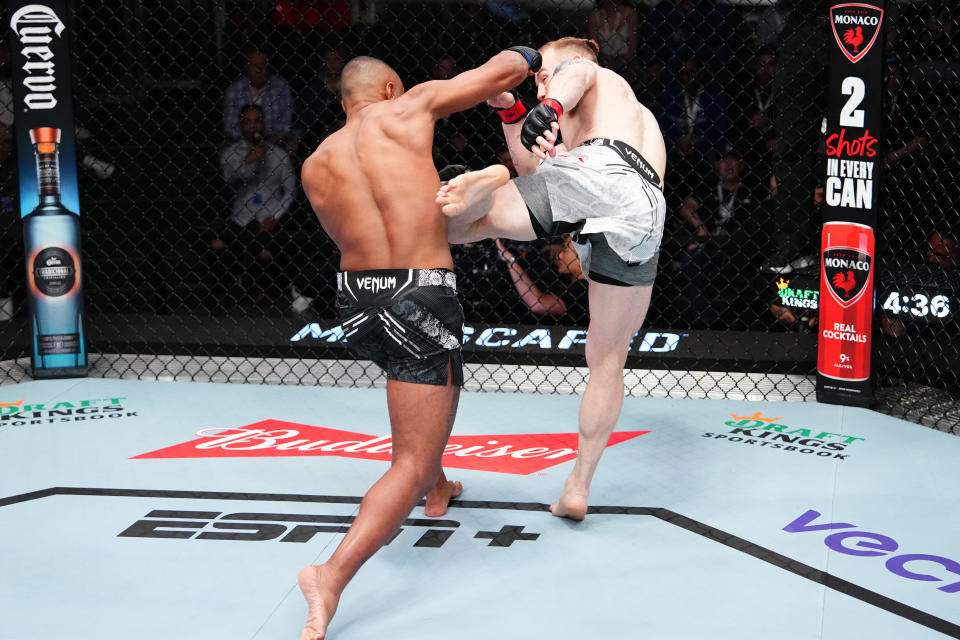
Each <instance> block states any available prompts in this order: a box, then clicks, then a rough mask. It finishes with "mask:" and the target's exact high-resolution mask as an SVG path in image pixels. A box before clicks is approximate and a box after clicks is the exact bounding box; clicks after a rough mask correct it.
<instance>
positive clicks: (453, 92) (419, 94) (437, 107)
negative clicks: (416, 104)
mask: <svg viewBox="0 0 960 640" xmlns="http://www.w3.org/2000/svg"><path fill="white" fill-rule="evenodd" d="M539 68H540V56H539V54H537V52H536V51H535V50H533V49H531V48H529V47H511V48H510V49H507V50H505V51H501V52H500V53H498V54H497V55H495V56H493V57H492V58H490V60H488V61H487V62H485V63H484V64H482V65H481V66H479V67H477V68H475V69H470V70H469V71H464V72H463V73H461V74H458V75H456V76H454V77H453V78H451V79H450V80H434V81H430V82H424V83H423V84H419V85H417V86H416V87H413V88H412V89H411V90H410V91H409V94H408V95H409V96H410V97H411V98H416V99H418V100H422V101H423V102H424V106H423V108H424V109H426V110H429V111H430V112H431V113H432V115H433V117H434V119H435V120H439V119H440V118H442V117H444V116H447V115H449V114H451V113H456V112H458V111H464V110H465V109H469V108H470V107H473V106H475V105H477V104H479V103H481V102H483V101H484V100H487V99H488V98H492V97H493V96H496V95H497V94H499V93H502V92H504V91H506V90H508V89H512V88H513V87H515V86H517V85H518V84H520V83H521V82H523V81H524V80H525V79H526V78H527V77H528V76H530V75H532V74H533V73H535V71H536V70H537V69H539Z"/></svg>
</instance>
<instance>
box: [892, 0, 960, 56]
mask: <svg viewBox="0 0 960 640" xmlns="http://www.w3.org/2000/svg"><path fill="white" fill-rule="evenodd" d="M901 15H902V20H901V24H902V25H903V27H904V33H903V34H902V35H903V39H904V40H905V41H906V42H912V43H914V46H912V47H910V50H909V52H910V53H911V54H913V55H914V56H915V58H914V61H915V62H924V61H925V62H960V47H958V37H960V5H958V4H957V2H956V0H919V1H917V2H913V3H911V4H910V5H908V6H904V7H903V8H902V14H901ZM905 53H906V51H905Z"/></svg>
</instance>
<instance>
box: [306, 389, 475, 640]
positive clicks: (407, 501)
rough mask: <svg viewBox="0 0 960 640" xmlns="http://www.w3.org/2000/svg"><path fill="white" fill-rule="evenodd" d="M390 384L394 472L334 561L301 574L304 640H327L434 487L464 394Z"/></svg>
mask: <svg viewBox="0 0 960 640" xmlns="http://www.w3.org/2000/svg"><path fill="white" fill-rule="evenodd" d="M448 380H449V382H448V384H447V386H444V387H441V386H434V385H425V384H412V383H409V382H398V381H396V380H388V381H387V405H388V407H389V409H390V428H391V433H392V435H393V453H392V461H391V464H390V468H389V469H388V470H387V472H386V473H385V474H384V475H383V477H381V478H380V479H379V480H378V481H377V482H376V484H374V485H373V487H371V488H370V490H369V491H367V494H366V495H365V496H364V497H363V501H362V502H361V503H360V509H359V512H358V513H357V517H356V519H355V520H354V522H353V525H352V526H351V527H350V530H349V531H348V532H347V535H346V536H344V538H343V540H342V541H341V542H340V545H339V546H338V547H337V549H336V551H334V552H333V555H331V556H330V558H329V559H328V560H327V561H326V562H325V563H324V564H322V565H319V566H309V567H304V568H303V569H301V570H300V575H299V584H300V591H301V592H302V593H303V597H304V598H305V599H306V601H307V605H308V608H309V610H308V613H307V623H306V625H305V627H304V629H303V631H302V632H301V634H300V640H323V638H325V637H326V632H327V625H328V624H329V623H330V619H331V618H333V614H334V613H335V612H336V610H337V605H338V603H339V602H340V595H341V594H342V593H343V590H344V588H345V587H346V586H347V583H348V582H349V581H350V579H351V578H352V577H353V576H354V574H355V573H356V572H357V570H358V569H360V567H361V566H362V565H363V563H364V562H366V561H367V560H368V559H369V558H370V556H372V555H373V554H374V553H375V552H376V551H377V550H378V549H379V548H380V547H381V546H382V545H383V543H384V542H386V540H387V539H388V538H389V537H390V536H391V535H392V534H393V533H394V532H395V531H396V530H397V528H398V527H400V525H401V524H403V521H404V520H405V519H406V517H407V516H408V515H409V513H410V511H411V509H413V505H414V504H415V503H416V502H417V500H419V499H420V498H421V497H423V495H424V494H425V493H427V491H428V490H429V489H431V488H432V487H436V485H437V484H438V478H440V477H441V475H442V473H443V471H442V469H441V467H440V458H441V456H442V455H443V449H444V447H445V446H446V444H447V438H448V437H449V435H450V429H451V427H452V426H453V416H454V415H455V413H456V407H457V401H458V399H459V394H460V388H459V387H456V386H454V385H453V374H452V372H451V373H450V374H449V376H448Z"/></svg>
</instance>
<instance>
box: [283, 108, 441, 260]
mask: <svg viewBox="0 0 960 640" xmlns="http://www.w3.org/2000/svg"><path fill="white" fill-rule="evenodd" d="M414 103H415V96H414V99H408V98H407V96H401V97H400V98H398V99H396V100H387V101H383V102H377V103H373V104H370V105H368V106H366V107H364V108H363V109H360V110H359V111H357V112H356V113H355V114H354V117H352V118H349V119H348V121H347V124H346V125H345V126H344V127H343V128H342V129H340V130H339V131H337V132H336V133H334V134H332V135H331V136H329V137H328V138H327V139H326V140H324V142H323V143H322V144H321V145H320V147H318V148H317V150H316V151H315V152H314V153H313V154H312V155H311V156H310V157H309V158H308V159H307V160H306V162H304V165H303V171H302V175H303V186H304V190H305V192H306V194H307V198H308V199H309V200H310V204H311V206H312V207H313V209H314V211H315V212H316V214H317V217H318V219H319V220H320V224H321V225H322V226H323V228H324V230H325V231H326V232H327V233H328V234H329V235H330V237H331V238H332V239H333V240H334V242H336V243H337V246H338V247H339V248H340V251H341V252H342V256H341V261H340V268H341V270H344V271H347V270H350V271H352V270H359V269H390V268H438V267H443V268H448V269H449V268H452V266H453V263H452V259H451V257H450V249H449V245H448V244H447V241H446V221H445V220H446V219H445V217H444V216H443V214H442V213H441V212H440V208H439V206H438V205H437V204H436V203H435V202H434V194H435V193H436V190H437V188H438V187H439V186H440V181H439V178H438V177H437V172H436V169H435V168H434V166H433V156H432V144H433V125H434V123H433V120H432V118H431V117H430V115H429V114H428V113H425V112H423V111H419V110H417V109H416V108H415V107H416V105H415V104H414Z"/></svg>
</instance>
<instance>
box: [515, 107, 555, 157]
mask: <svg viewBox="0 0 960 640" xmlns="http://www.w3.org/2000/svg"><path fill="white" fill-rule="evenodd" d="M562 115H563V105H562V104H560V103H559V102H557V101H556V100H554V99H553V98H546V99H545V100H544V101H543V102H541V103H540V104H538V105H537V106H535V107H534V108H533V109H530V112H529V113H528V114H527V119H526V120H524V121H523V128H522V129H520V143H521V144H522V145H523V148H524V149H530V148H531V147H534V146H536V144H537V138H539V137H540V136H542V135H543V133H544V132H545V131H550V125H551V124H552V123H554V122H560V116H562Z"/></svg>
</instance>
